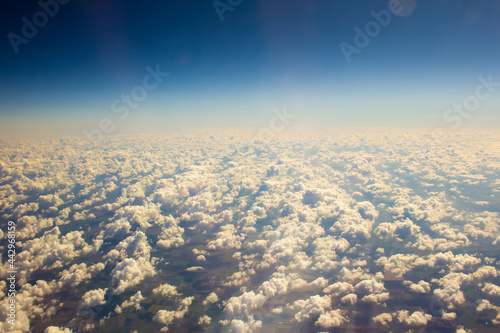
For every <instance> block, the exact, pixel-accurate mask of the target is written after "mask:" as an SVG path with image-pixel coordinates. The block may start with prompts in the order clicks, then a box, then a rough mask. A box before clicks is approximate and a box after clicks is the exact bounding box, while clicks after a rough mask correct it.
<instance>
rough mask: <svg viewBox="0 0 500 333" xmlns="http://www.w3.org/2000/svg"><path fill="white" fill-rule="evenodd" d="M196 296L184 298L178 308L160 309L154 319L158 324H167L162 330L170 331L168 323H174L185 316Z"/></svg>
mask: <svg viewBox="0 0 500 333" xmlns="http://www.w3.org/2000/svg"><path fill="white" fill-rule="evenodd" d="M193 299H194V297H193V296H191V297H186V298H184V299H182V300H181V301H180V303H179V305H178V306H177V309H176V310H173V311H172V310H159V311H158V312H157V313H156V314H155V316H154V317H153V321H154V322H155V323H158V324H162V325H165V326H164V327H163V328H162V329H161V332H168V325H170V324H172V323H173V322H174V321H175V320H176V319H181V318H183V317H184V316H185V315H186V313H187V312H188V310H189V306H191V303H192V302H193Z"/></svg>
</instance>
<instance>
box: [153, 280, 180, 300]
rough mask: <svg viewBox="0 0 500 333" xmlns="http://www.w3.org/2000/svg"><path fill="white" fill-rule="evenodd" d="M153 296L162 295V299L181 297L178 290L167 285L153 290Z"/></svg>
mask: <svg viewBox="0 0 500 333" xmlns="http://www.w3.org/2000/svg"><path fill="white" fill-rule="evenodd" d="M153 295H160V296H161V297H166V298H168V297H176V296H179V295H180V294H179V292H178V291H177V288H176V287H174V286H172V285H170V284H168V283H165V284H161V285H159V286H158V287H156V288H154V289H153Z"/></svg>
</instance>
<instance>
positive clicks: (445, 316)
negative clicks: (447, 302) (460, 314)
mask: <svg viewBox="0 0 500 333" xmlns="http://www.w3.org/2000/svg"><path fill="white" fill-rule="evenodd" d="M441 318H443V320H455V319H457V314H456V313H455V312H443V313H442V314H441Z"/></svg>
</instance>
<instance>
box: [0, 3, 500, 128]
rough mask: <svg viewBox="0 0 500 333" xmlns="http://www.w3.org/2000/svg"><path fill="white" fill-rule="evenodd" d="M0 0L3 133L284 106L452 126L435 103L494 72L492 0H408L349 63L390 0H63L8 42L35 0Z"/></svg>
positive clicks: (262, 117)
mask: <svg viewBox="0 0 500 333" xmlns="http://www.w3.org/2000/svg"><path fill="white" fill-rule="evenodd" d="M42 1H46V0H42ZM221 1H222V2H226V1H227V0H221ZM402 1H403V0H402ZM403 2H404V1H403ZM410 2H411V1H410ZM2 6H4V7H5V8H3V10H2V11H1V14H0V15H1V16H2V17H1V20H0V22H1V23H0V24H1V25H0V29H1V32H2V34H3V37H2V47H1V48H0V130H1V131H2V132H3V133H8V132H13V131H14V132H19V133H24V132H30V131H33V132H53V133H59V132H60V133H63V132H74V133H81V131H82V129H90V128H93V127H97V126H98V125H97V124H98V123H99V121H100V119H102V118H109V119H111V120H112V121H113V122H114V123H115V125H116V132H117V133H118V132H127V131H148V130H161V129H162V130H167V131H168V130H172V129H176V128H181V127H200V126H201V127H203V126H207V127H226V126H229V127H240V126H242V127H265V126H267V124H268V122H269V119H270V118H272V117H273V113H272V110H273V109H275V108H278V109H282V108H283V107H285V106H286V107H287V109H288V110H289V112H291V113H293V114H295V115H296V118H295V119H294V122H295V124H296V125H316V126H333V127H336V126H399V127H408V126H419V127H428V128H435V127H441V128H447V127H450V128H451V126H452V124H453V123H451V122H445V121H444V120H443V113H444V112H445V111H446V110H447V109H448V108H450V107H451V106H452V105H453V104H454V103H462V102H463V100H464V99H465V98H466V97H467V96H469V95H471V94H474V90H475V88H476V86H477V85H478V84H479V81H478V76H483V77H488V75H492V77H493V79H494V80H495V81H499V82H500V67H499V66H498V64H499V62H500V20H499V17H500V2H499V1H495V0H490V1H477V0H467V1H466V0H442V1H422V0H421V1H418V3H417V5H416V8H415V10H414V11H413V12H412V13H411V15H408V16H396V15H392V20H391V22H390V24H389V25H388V26H387V27H383V28H381V31H380V33H379V34H378V35H377V36H375V37H373V38H372V39H371V42H370V44H369V45H368V46H367V47H365V48H363V49H361V52H360V54H354V55H353V56H352V62H351V63H350V64H348V63H347V61H346V59H345V57H344V55H343V53H342V51H341V49H340V47H339V44H340V43H342V42H345V43H348V44H351V45H352V44H354V41H353V40H354V36H355V31H354V30H353V28H354V27H356V26H357V27H360V28H361V29H362V30H364V28H365V25H366V24H367V23H368V22H370V21H372V20H373V17H372V16H371V14H370V12H371V11H372V10H374V11H377V12H378V11H380V10H383V9H387V6H388V1H376V0H371V1H369V0H366V1H354V0H344V1H328V0H318V1H311V0H307V1H306V0H265V1H257V0H243V1H242V2H241V4H240V5H238V6H236V7H234V8H233V11H232V12H230V11H228V12H225V13H224V21H221V20H220V18H219V16H218V14H217V12H216V10H215V8H214V6H213V3H212V1H211V0H204V1H200V0H198V1H195V0H183V1H142V2H139V1H106V0H86V1H83V0H81V1H79V0H72V1H70V2H69V3H68V4H65V5H60V8H59V13H57V15H55V17H53V18H50V19H49V20H48V23H47V24H46V25H45V26H43V27H41V28H39V32H38V34H37V35H36V36H35V37H33V38H32V39H29V42H28V43H27V44H21V45H19V52H18V53H17V54H16V53H15V52H14V49H13V47H12V46H11V43H10V41H9V39H8V37H7V36H8V34H9V33H10V32H13V33H16V34H18V35H21V28H22V26H23V22H22V21H21V19H22V17H23V16H25V17H27V18H28V19H29V20H30V21H31V22H32V21H33V15H34V14H35V13H36V12H38V11H39V10H40V9H41V8H40V6H39V4H38V3H37V1H22V2H19V1H14V0H6V1H4V2H3V3H2ZM157 64H159V65H160V68H161V70H162V71H166V72H169V73H170V76H169V77H168V78H166V79H165V80H164V82H162V83H161V84H160V85H159V86H158V87H157V88H156V89H154V90H152V91H150V92H149V93H148V97H147V98H146V99H145V100H144V101H142V102H140V103H139V105H138V107H137V108H136V109H132V110H131V112H130V116H129V117H128V118H126V119H125V120H121V119H119V118H118V114H116V113H113V112H112V111H111V104H112V102H113V101H114V100H115V99H117V98H120V96H121V95H122V94H128V93H130V91H131V90H132V89H133V88H134V87H135V86H137V85H138V84H141V83H142V80H143V78H144V76H145V75H146V74H147V72H146V70H145V68H146V66H151V67H156V65H157ZM499 111H500V87H497V88H496V90H495V92H494V93H493V94H492V96H491V97H490V98H488V99H487V100H485V101H482V102H481V103H480V105H479V108H478V109H477V110H476V111H474V112H473V114H472V115H471V116H470V117H469V118H467V119H463V126H464V127H465V126H468V127H470V126H481V127H484V126H487V127H498V125H499V123H500V122H499V120H500V117H499Z"/></svg>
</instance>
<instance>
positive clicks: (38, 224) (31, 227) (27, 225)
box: [16, 215, 54, 239]
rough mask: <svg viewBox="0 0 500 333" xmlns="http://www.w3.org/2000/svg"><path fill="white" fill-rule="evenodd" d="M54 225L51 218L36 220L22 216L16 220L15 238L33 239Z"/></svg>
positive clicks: (32, 217) (36, 218)
mask: <svg viewBox="0 0 500 333" xmlns="http://www.w3.org/2000/svg"><path fill="white" fill-rule="evenodd" d="M53 225H54V220H53V219H52V218H38V217H36V216H30V215H23V216H22V217H20V218H19V219H18V220H17V227H18V230H17V232H16V237H17V238H18V239H29V238H34V237H35V236H36V234H38V233H39V232H40V231H42V230H43V229H47V228H50V227H52V226H53Z"/></svg>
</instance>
